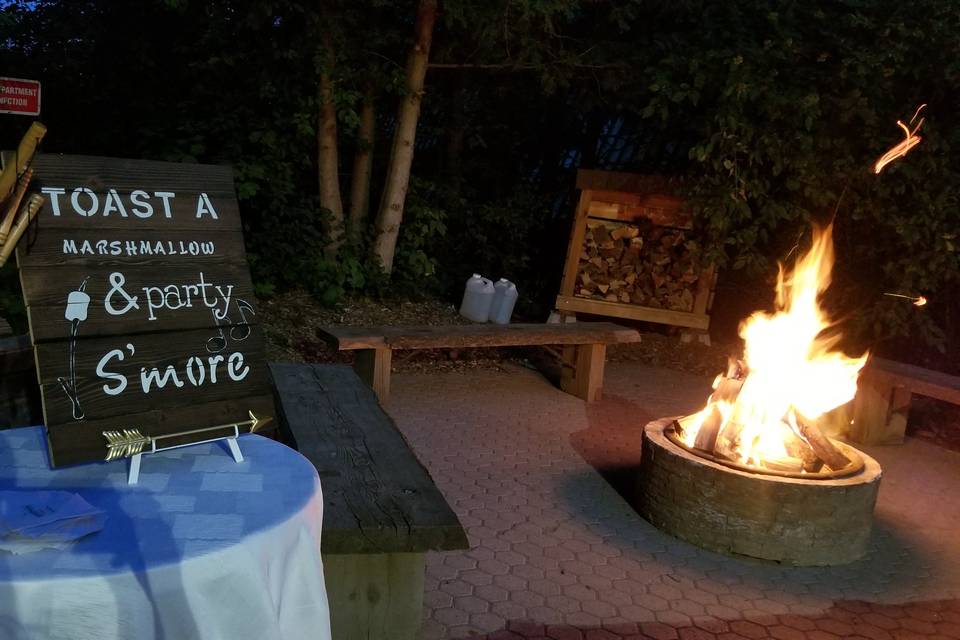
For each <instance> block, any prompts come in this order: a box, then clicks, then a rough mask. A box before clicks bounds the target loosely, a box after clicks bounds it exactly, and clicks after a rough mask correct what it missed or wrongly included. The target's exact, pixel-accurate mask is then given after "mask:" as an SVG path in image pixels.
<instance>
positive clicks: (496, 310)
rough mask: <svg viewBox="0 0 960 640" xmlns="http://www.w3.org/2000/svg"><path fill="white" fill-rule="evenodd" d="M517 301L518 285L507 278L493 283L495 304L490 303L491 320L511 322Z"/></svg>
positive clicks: (500, 322)
mask: <svg viewBox="0 0 960 640" xmlns="http://www.w3.org/2000/svg"><path fill="white" fill-rule="evenodd" d="M516 303H517V285H515V284H513V283H512V282H510V281H509V280H507V279H506V278H500V280H498V281H497V283H496V284H495V285H493V304H491V305H490V322H495V323H496V324H510V316H512V315H513V305H515V304H516Z"/></svg>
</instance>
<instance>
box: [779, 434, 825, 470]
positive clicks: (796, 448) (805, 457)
mask: <svg viewBox="0 0 960 640" xmlns="http://www.w3.org/2000/svg"><path fill="white" fill-rule="evenodd" d="M783 445H784V448H785V449H786V450H787V453H789V454H790V455H791V456H792V457H794V458H798V459H800V460H801V461H802V463H803V470H804V471H806V472H807V473H818V472H819V471H820V470H821V469H823V460H821V459H820V458H819V457H818V456H817V454H816V453H814V452H813V449H812V448H810V445H809V444H807V442H806V441H805V440H803V439H802V438H801V437H800V436H798V435H796V434H795V433H793V432H792V431H791V432H790V436H788V437H787V438H786V439H785V440H784V443H783Z"/></svg>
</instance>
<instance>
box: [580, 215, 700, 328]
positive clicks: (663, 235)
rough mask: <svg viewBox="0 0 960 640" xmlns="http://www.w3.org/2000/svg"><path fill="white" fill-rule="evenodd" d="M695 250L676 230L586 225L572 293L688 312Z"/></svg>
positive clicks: (693, 288)
mask: <svg viewBox="0 0 960 640" xmlns="http://www.w3.org/2000/svg"><path fill="white" fill-rule="evenodd" d="M700 253H701V252H700V246H699V245H698V244H697V243H696V242H694V241H693V240H687V239H686V237H685V235H684V232H683V231H682V230H680V229H672V228H669V227H660V226H655V225H653V224H652V223H647V224H642V223H641V224H637V225H635V224H625V223H619V222H605V221H601V220H594V219H591V220H588V221H587V227H586V232H585V233H584V239H583V245H582V247H581V251H580V262H579V265H578V272H577V283H576V287H575V293H576V295H577V296H579V297H582V298H594V299H597V300H606V301H608V302H618V303H624V304H636V305H641V306H646V307H654V308H657V309H670V310H673V311H687V312H689V311H693V303H694V299H695V297H696V292H697V281H698V280H699V279H700V274H701V264H700Z"/></svg>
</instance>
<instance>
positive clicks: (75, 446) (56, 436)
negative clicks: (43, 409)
mask: <svg viewBox="0 0 960 640" xmlns="http://www.w3.org/2000/svg"><path fill="white" fill-rule="evenodd" d="M249 411H253V413H254V415H256V416H257V417H258V418H261V419H266V418H268V417H269V418H274V417H275V416H274V414H275V412H276V411H275V409H274V403H273V396H272V395H251V396H247V397H241V398H235V399H232V400H213V401H202V400H201V401H198V402H196V403H194V404H189V405H185V406H181V407H165V408H163V409H162V410H160V409H154V410H149V411H140V412H137V413H131V414H128V415H123V416H119V417H113V418H104V419H100V420H87V421H84V425H83V429H77V427H76V425H69V424H64V425H54V426H48V427H47V440H48V441H49V443H50V455H51V460H50V461H51V464H53V466H56V467H60V466H64V465H69V464H78V463H81V462H89V461H92V460H103V459H104V457H105V456H106V453H107V446H106V439H105V438H104V437H103V432H104V431H109V430H115V429H124V428H127V429H129V428H134V429H139V430H140V431H141V433H143V434H144V435H149V436H159V435H165V434H170V433H176V432H178V431H187V430H189V429H198V428H204V427H211V426H215V425H220V424H228V423H231V422H243V421H246V420H248V419H249V416H248V412H249ZM277 426H278V425H277V422H276V420H273V421H271V422H269V423H267V424H266V425H264V427H263V428H262V430H258V431H257V433H269V432H272V431H274V430H276V428H277ZM242 432H243V430H242V429H241V433H242ZM232 433H233V430H232V429H222V430H219V431H212V432H210V433H209V434H204V436H205V437H204V438H202V439H206V438H208V437H215V436H227V435H231V434H232ZM195 440H197V436H192V440H191V441H195ZM182 442H183V441H181V440H177V439H170V440H166V441H164V443H163V444H164V446H170V445H175V444H181V443H182Z"/></svg>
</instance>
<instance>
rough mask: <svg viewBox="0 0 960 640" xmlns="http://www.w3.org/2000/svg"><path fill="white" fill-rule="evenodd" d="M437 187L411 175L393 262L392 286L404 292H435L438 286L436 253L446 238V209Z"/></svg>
mask: <svg viewBox="0 0 960 640" xmlns="http://www.w3.org/2000/svg"><path fill="white" fill-rule="evenodd" d="M437 190H438V189H437V187H436V185H434V184H431V183H429V182H427V181H425V180H421V179H419V178H412V179H411V181H410V188H409V190H408V192H407V201H406V204H405V206H404V221H403V225H402V226H401V227H400V235H399V238H398V239H397V253H396V256H395V257H394V262H393V277H392V279H393V281H394V284H395V289H396V290H397V291H399V292H404V293H406V294H407V295H420V296H422V295H425V294H436V293H437V292H438V291H439V289H440V284H439V280H438V278H437V272H438V268H439V264H438V260H437V256H438V255H439V253H440V250H441V247H442V246H443V245H444V244H445V243H448V242H449V241H450V239H449V238H447V219H448V217H449V216H450V212H449V210H448V209H446V208H444V207H443V204H444V202H443V201H442V199H441V198H438V197H437V193H436V192H437Z"/></svg>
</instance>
